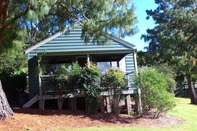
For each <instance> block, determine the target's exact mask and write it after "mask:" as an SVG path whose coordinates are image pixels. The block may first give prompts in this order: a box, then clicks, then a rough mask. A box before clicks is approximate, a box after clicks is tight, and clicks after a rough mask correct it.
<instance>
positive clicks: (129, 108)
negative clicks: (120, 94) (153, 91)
mask: <svg viewBox="0 0 197 131" xmlns="http://www.w3.org/2000/svg"><path fill="white" fill-rule="evenodd" d="M125 105H126V109H127V114H128V115H130V114H131V112H132V109H131V96H130V95H126V99H125Z"/></svg>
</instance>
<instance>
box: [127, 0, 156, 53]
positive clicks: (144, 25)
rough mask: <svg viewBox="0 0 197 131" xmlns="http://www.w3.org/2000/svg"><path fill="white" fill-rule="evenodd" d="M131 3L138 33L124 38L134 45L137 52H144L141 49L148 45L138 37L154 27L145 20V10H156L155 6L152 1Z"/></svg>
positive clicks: (141, 0)
mask: <svg viewBox="0 0 197 131" xmlns="http://www.w3.org/2000/svg"><path fill="white" fill-rule="evenodd" d="M133 3H134V4H135V6H136V10H135V13H136V16H137V19H138V23H137V24H136V25H137V27H138V33H137V34H135V35H133V36H131V37H125V40H126V41H128V42H130V43H132V44H134V45H136V47H137V50H138V51H141V50H143V51H145V50H144V49H143V48H144V47H145V46H148V43H145V42H144V40H143V39H140V37H141V35H142V34H146V30H147V29H148V28H149V29H152V28H154V26H155V25H154V22H153V20H152V19H149V20H146V16H147V14H146V10H150V9H156V7H157V5H156V4H155V2H154V0H133Z"/></svg>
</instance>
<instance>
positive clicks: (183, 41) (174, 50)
mask: <svg viewBox="0 0 197 131" xmlns="http://www.w3.org/2000/svg"><path fill="white" fill-rule="evenodd" d="M155 3H156V4H158V7H157V8H156V9H155V10H147V11H146V12H147V14H148V17H147V19H149V18H150V17H152V18H153V20H154V21H155V24H156V26H155V27H154V28H153V29H148V30H147V35H142V38H144V40H145V41H146V42H149V47H148V51H149V52H151V53H152V54H155V53H159V57H160V58H161V59H162V60H164V61H165V62H166V61H167V62H169V63H170V64H173V65H175V66H176V67H177V69H178V70H182V71H184V72H185V74H186V78H187V81H188V87H189V93H190V98H191V103H192V104H197V95H196V92H195V89H194V87H193V86H192V84H191V75H192V74H193V73H194V72H195V71H196V67H197V65H196V58H197V53H196V52H197V44H196V43H197V11H196V8H197V1H196V0H155Z"/></svg>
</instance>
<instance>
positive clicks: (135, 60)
mask: <svg viewBox="0 0 197 131" xmlns="http://www.w3.org/2000/svg"><path fill="white" fill-rule="evenodd" d="M133 57H134V66H135V72H136V74H138V67H137V58H136V52H134V53H133Z"/></svg>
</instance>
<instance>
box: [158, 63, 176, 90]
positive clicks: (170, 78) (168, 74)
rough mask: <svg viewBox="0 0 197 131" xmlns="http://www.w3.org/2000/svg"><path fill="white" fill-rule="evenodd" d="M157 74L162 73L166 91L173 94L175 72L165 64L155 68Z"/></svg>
mask: <svg viewBox="0 0 197 131" xmlns="http://www.w3.org/2000/svg"><path fill="white" fill-rule="evenodd" d="M155 67H156V68H157V69H158V70H159V72H162V73H163V74H164V75H165V79H166V81H167V83H168V88H167V91H168V92H170V93H173V92H174V90H175V89H176V81H175V79H176V71H175V70H174V69H173V68H172V67H171V66H169V65H167V64H160V65H157V66H155Z"/></svg>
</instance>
